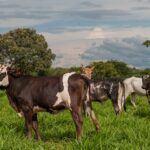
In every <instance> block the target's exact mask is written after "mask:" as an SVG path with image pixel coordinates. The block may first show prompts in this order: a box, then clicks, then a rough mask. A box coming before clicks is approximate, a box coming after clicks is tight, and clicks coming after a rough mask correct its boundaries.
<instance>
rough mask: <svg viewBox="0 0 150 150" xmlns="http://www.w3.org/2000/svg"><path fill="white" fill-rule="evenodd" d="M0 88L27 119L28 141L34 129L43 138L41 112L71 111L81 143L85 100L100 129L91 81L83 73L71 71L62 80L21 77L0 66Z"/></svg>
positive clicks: (13, 71)
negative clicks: (91, 94) (93, 104)
mask: <svg viewBox="0 0 150 150" xmlns="http://www.w3.org/2000/svg"><path fill="white" fill-rule="evenodd" d="M0 87H1V88H3V89H5V90H6V94H7V96H8V99H9V101H10V104H11V105H12V107H13V108H14V109H15V110H16V111H17V112H18V113H21V114H22V115H23V116H24V118H25V126H26V128H27V137H28V138H31V136H32V129H33V130H34V131H35V134H36V137H37V139H40V135H39V132H38V121H37V112H39V111H46V112H50V113H55V112H57V111H60V110H63V109H69V110H70V112H71V114H72V118H73V120H74V123H75V126H76V136H77V139H78V140H79V139H80V136H81V129H82V124H83V119H82V112H81V110H82V106H83V103H84V101H86V103H87V110H88V113H89V114H90V117H91V119H92V121H93V123H94V125H95V128H96V130H97V131H98V130H99V123H98V121H97V118H96V116H95V113H94V111H93V110H92V106H91V101H90V99H89V81H88V80H87V78H85V77H84V76H82V75H80V74H76V73H74V72H71V73H66V74H64V75H63V76H60V77H46V76H45V77H33V76H23V75H20V76H18V75H17V72H16V70H15V69H13V68H11V67H7V66H5V65H0Z"/></svg>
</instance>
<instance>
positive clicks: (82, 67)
mask: <svg viewBox="0 0 150 150" xmlns="http://www.w3.org/2000/svg"><path fill="white" fill-rule="evenodd" d="M84 69H85V68H84V65H83V64H81V72H84Z"/></svg>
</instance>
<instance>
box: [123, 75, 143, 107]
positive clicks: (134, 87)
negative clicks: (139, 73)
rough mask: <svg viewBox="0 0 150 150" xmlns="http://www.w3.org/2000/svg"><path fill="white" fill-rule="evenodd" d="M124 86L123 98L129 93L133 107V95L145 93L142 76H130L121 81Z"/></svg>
mask: <svg viewBox="0 0 150 150" xmlns="http://www.w3.org/2000/svg"><path fill="white" fill-rule="evenodd" d="M123 83H124V87H125V93H124V99H125V100H126V98H127V97H128V96H129V95H131V103H132V105H133V106H134V107H136V104H135V95H141V96H145V95H146V90H145V89H142V78H137V77H130V78H127V79H125V80H124V81H123Z"/></svg>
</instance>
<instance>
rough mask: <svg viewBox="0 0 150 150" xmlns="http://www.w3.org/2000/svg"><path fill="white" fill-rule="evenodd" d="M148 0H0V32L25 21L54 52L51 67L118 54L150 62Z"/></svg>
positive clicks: (140, 64) (139, 64)
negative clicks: (42, 36)
mask: <svg viewBox="0 0 150 150" xmlns="http://www.w3.org/2000/svg"><path fill="white" fill-rule="evenodd" d="M149 14H150V0H126V1H123V0H122V1H121V0H92V1H90V0H75V1H74V0H42V1H41V0H26V1H21V0H0V33H4V32H7V31H9V30H13V29H15V28H19V27H30V28H34V29H36V31H37V32H38V33H40V34H43V35H44V36H45V38H46V40H47V42H48V44H49V47H50V48H51V49H52V51H53V52H54V53H55V54H56V59H55V61H54V63H53V66H54V67H70V66H80V65H81V64H89V63H91V62H93V61H100V60H104V61H106V60H111V59H117V60H121V61H124V62H126V63H127V64H129V65H131V66H135V67H140V68H141V67H142V68H147V67H148V68H149V67H150V48H146V47H144V46H142V45H141V43H142V42H143V41H144V40H147V39H150V15H149Z"/></svg>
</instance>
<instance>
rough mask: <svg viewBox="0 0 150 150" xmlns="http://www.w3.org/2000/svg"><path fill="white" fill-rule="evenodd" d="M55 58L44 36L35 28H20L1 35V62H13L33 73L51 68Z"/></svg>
mask: <svg viewBox="0 0 150 150" xmlns="http://www.w3.org/2000/svg"><path fill="white" fill-rule="evenodd" d="M54 59H55V54H53V53H52V51H51V49H49V48H48V44H47V42H46V40H45V38H44V36H43V35H40V34H37V33H36V31H35V30H33V29H29V28H18V29H16V30H14V31H9V32H8V33H5V34H1V35H0V61H1V63H11V64H12V65H14V66H16V67H18V68H20V69H21V70H22V71H23V72H25V73H31V72H40V71H44V70H46V69H48V68H50V67H51V65H52V61H53V60H54Z"/></svg>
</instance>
